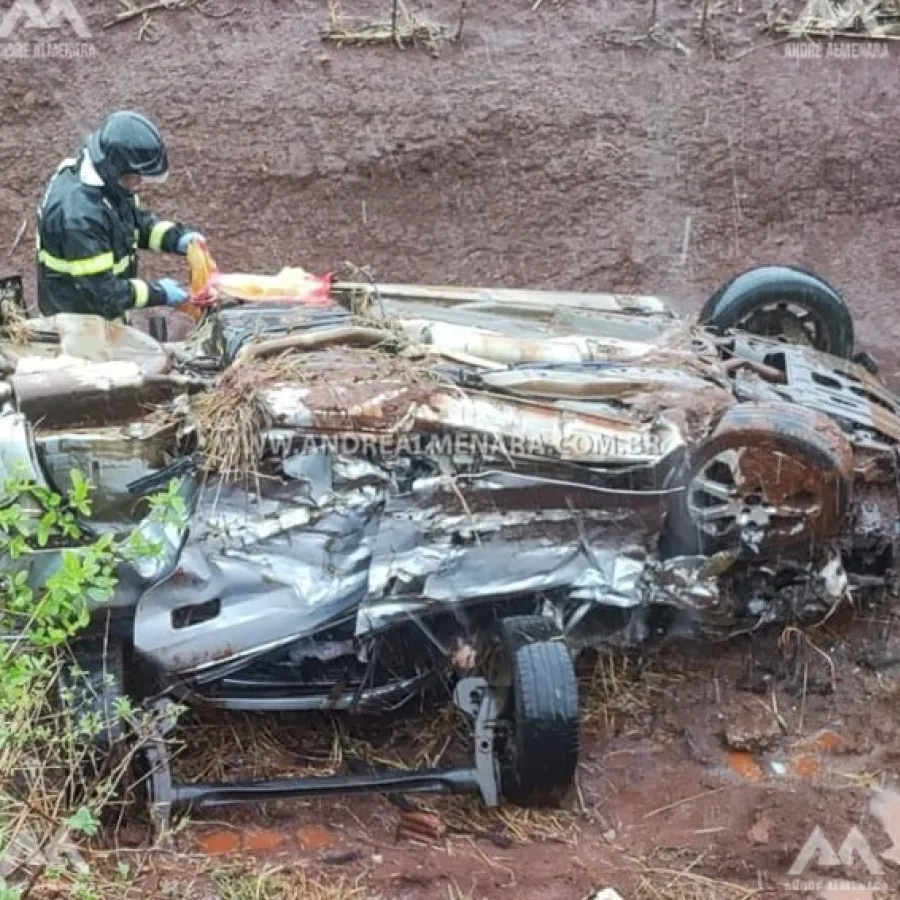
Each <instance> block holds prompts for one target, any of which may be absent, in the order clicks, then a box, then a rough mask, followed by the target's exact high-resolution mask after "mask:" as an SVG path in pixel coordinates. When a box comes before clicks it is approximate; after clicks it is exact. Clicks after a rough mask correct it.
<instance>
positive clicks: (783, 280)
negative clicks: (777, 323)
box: [700, 266, 854, 359]
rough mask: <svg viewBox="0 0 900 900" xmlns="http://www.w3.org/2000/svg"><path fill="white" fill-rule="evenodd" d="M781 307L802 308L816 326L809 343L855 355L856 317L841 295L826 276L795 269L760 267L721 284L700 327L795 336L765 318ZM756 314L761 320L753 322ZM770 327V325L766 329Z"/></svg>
mask: <svg viewBox="0 0 900 900" xmlns="http://www.w3.org/2000/svg"><path fill="white" fill-rule="evenodd" d="M778 303H783V304H790V306H791V307H793V308H795V309H798V310H801V311H802V312H803V313H805V314H807V315H808V316H809V317H810V322H812V323H814V326H815V334H814V335H810V338H809V343H811V344H812V345H813V346H814V347H815V349H816V350H821V351H822V352H823V353H830V354H831V355H832V356H838V357H840V358H842V359H850V358H851V357H852V355H853V342H854V333H853V317H852V316H851V314H850V310H849V309H848V308H847V304H846V303H845V302H844V300H843V298H842V297H841V295H840V294H839V293H838V292H837V291H836V290H835V289H834V288H833V287H832V286H831V285H830V284H829V283H828V282H827V281H825V280H824V279H823V278H820V277H819V276H818V275H814V274H813V273H812V272H807V271H806V270H805V269H800V268H797V267H795V266H758V267H756V268H753V269H748V270H747V271H745V272H742V273H741V274H739V275H735V276H734V278H732V279H730V280H729V281H727V282H726V283H725V284H723V285H722V287H720V288H719V289H718V290H717V291H716V292H715V293H714V294H713V295H712V296H711V297H710V298H709V300H707V301H706V304H705V306H704V307H703V309H702V310H701V312H700V324H701V325H703V326H705V327H707V328H710V329H713V330H715V331H720V332H722V331H726V330H728V329H736V330H738V331H745V332H748V333H750V334H756V335H759V336H761V337H782V338H784V339H787V340H790V338H791V336H790V335H788V334H785V333H784V332H781V333H779V329H778V328H777V327H773V322H772V321H771V319H772V317H771V316H770V317H769V321H768V322H764V320H763V319H762V316H763V314H764V313H763V311H764V310H765V309H766V308H769V307H774V306H776V304H778ZM754 316H755V317H756V318H755V320H754ZM763 326H765V327H763Z"/></svg>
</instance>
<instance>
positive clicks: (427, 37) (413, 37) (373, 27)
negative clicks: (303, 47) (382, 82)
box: [322, 0, 464, 52]
mask: <svg viewBox="0 0 900 900" xmlns="http://www.w3.org/2000/svg"><path fill="white" fill-rule="evenodd" d="M328 14H329V23H328V27H327V28H324V29H323V30H322V40H323V41H328V42H330V43H333V44H337V45H338V46H354V47H360V46H371V45H377V44H391V45H393V46H395V47H399V48H404V47H423V48H425V49H427V50H431V51H432V52H434V51H436V50H437V49H438V47H439V45H440V41H441V39H442V38H444V36H445V35H446V33H447V27H446V26H444V25H433V24H431V23H428V22H424V21H422V20H420V19H419V18H418V17H416V16H414V15H413V14H412V13H410V11H409V10H408V9H407V7H406V4H405V3H404V2H403V0H393V7H392V14H391V20H390V21H389V22H372V21H368V20H366V19H361V18H352V17H348V16H345V15H344V13H343V12H342V11H341V8H340V2H339V0H329V3H328ZM461 15H463V16H464V12H463V13H462V14H461ZM461 21H462V20H461ZM460 32H461V28H460Z"/></svg>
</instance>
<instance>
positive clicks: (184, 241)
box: [178, 231, 204, 256]
mask: <svg viewBox="0 0 900 900" xmlns="http://www.w3.org/2000/svg"><path fill="white" fill-rule="evenodd" d="M197 240H200V241H202V240H204V237H203V235H202V234H200V232H199V231H188V232H186V233H185V234H183V235H182V236H181V240H180V241H179V242H178V252H179V253H180V254H181V255H182V256H184V255H185V254H186V253H187V249H188V246H189V245H190V243H191V241H197Z"/></svg>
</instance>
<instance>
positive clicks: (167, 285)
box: [157, 278, 189, 306]
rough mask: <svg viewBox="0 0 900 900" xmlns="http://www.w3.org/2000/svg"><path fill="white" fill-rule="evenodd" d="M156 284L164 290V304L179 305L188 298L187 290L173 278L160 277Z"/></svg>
mask: <svg viewBox="0 0 900 900" xmlns="http://www.w3.org/2000/svg"><path fill="white" fill-rule="evenodd" d="M157 284H159V286H160V287H161V288H162V289H163V290H164V291H165V292H166V306H181V304H182V303H185V302H186V301H187V300H188V299H189V295H188V292H187V291H186V290H185V289H184V288H183V287H182V286H181V285H180V284H179V283H178V282H177V281H176V280H175V279H174V278H160V279H159V281H158V282H157Z"/></svg>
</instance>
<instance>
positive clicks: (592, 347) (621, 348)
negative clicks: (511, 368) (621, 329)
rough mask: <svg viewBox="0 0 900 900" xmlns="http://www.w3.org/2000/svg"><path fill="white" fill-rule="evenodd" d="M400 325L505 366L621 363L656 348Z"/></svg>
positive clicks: (441, 345) (424, 340)
mask: <svg viewBox="0 0 900 900" xmlns="http://www.w3.org/2000/svg"><path fill="white" fill-rule="evenodd" d="M400 326H401V329H402V331H403V333H404V334H405V335H406V336H407V337H408V338H410V339H411V340H413V341H416V342H418V343H421V344H425V345H427V346H430V347H433V348H434V349H435V350H437V351H438V352H440V351H441V350H444V349H446V350H448V351H450V352H456V353H466V354H468V355H469V356H473V357H481V358H483V359H487V360H490V361H492V362H501V363H505V364H506V365H519V364H521V363H538V362H543V363H580V362H591V361H608V362H615V361H622V362H623V361H630V360H637V359H641V358H642V357H646V356H648V355H649V354H651V353H653V352H654V350H656V349H657V348H656V347H655V346H654V345H653V344H649V343H643V342H639V341H627V340H622V339H619V338H613V337H603V338H600V337H589V336H586V335H581V334H570V335H565V336H560V337H549V338H544V339H534V338H532V339H529V338H524V337H514V336H511V335H507V334H501V333H498V332H492V331H488V330H487V329H482V328H475V327H471V326H465V325H455V324H449V323H446V322H435V321H430V320H427V319H424V320H423V319H418V320H417V319H406V320H403V321H401V323H400Z"/></svg>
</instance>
